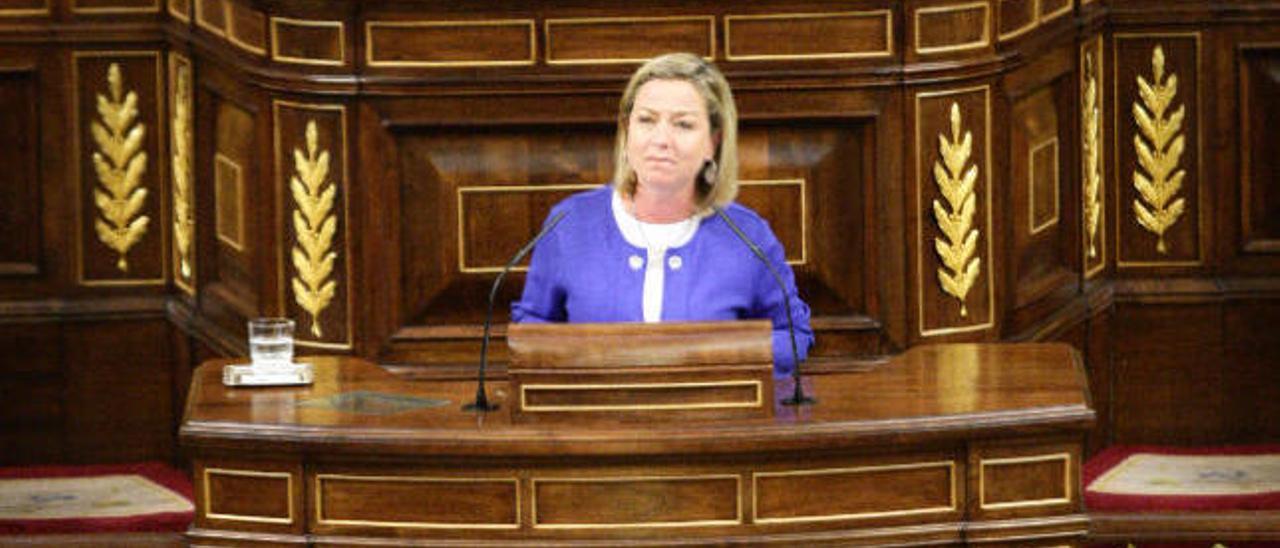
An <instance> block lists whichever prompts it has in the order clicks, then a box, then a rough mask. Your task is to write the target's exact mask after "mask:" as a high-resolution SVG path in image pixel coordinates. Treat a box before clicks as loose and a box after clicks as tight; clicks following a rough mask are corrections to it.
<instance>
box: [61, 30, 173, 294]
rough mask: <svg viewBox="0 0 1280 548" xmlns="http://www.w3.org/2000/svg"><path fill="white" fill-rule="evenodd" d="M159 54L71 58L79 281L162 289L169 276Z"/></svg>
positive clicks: (79, 54)
mask: <svg viewBox="0 0 1280 548" xmlns="http://www.w3.org/2000/svg"><path fill="white" fill-rule="evenodd" d="M161 63H162V61H161V58H160V54H159V53H156V52H149V51H78V52H74V53H73V55H72V84H73V93H74V97H75V101H74V104H75V113H74V114H75V116H74V127H75V131H76V133H75V139H74V140H73V144H72V149H73V150H75V151H76V154H77V156H76V157H77V158H78V161H77V162H76V166H77V167H78V171H77V174H78V177H77V180H78V185H77V191H78V196H79V198H78V200H77V206H78V214H77V220H78V226H79V228H78V231H77V248H78V249H77V253H76V257H75V258H76V260H77V265H78V266H77V279H78V280H79V282H80V283H81V284H83V285H139V284H161V283H163V282H164V280H165V278H166V275H167V272H168V268H167V262H168V258H169V250H168V247H167V242H166V239H165V238H166V236H167V233H168V230H169V227H168V217H167V214H166V212H167V208H164V207H161V203H162V202H163V201H165V200H166V199H167V194H165V191H166V190H167V185H166V184H165V181H166V172H167V170H168V164H167V163H166V162H165V161H164V159H163V157H162V156H161V151H162V148H161V145H160V144H161V143H162V142H164V140H165V139H167V137H168V136H167V133H166V132H165V128H166V126H167V124H165V123H162V122H161V121H162V120H165V116H166V112H165V108H164V105H165V99H164V98H165V97H166V96H165V95H163V89H164V86H163V84H162V81H161V69H162V67H161Z"/></svg>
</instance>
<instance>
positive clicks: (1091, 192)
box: [1081, 52, 1102, 259]
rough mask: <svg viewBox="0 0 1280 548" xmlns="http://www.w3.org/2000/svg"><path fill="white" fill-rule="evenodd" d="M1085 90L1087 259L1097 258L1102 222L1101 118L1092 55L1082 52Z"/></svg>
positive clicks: (1085, 221) (1083, 109)
mask: <svg viewBox="0 0 1280 548" xmlns="http://www.w3.org/2000/svg"><path fill="white" fill-rule="evenodd" d="M1084 66H1085V82H1086V83H1085V89H1084V97H1083V98H1082V101H1083V102H1084V104H1083V105H1082V106H1081V114H1082V115H1083V117H1084V120H1083V126H1084V143H1083V144H1084V151H1083V152H1084V179H1085V180H1084V223H1085V224H1084V226H1085V234H1086V235H1087V237H1088V240H1089V258H1090V259H1093V258H1096V257H1097V256H1098V227H1099V226H1100V225H1101V221H1102V192H1101V190H1102V166H1101V165H1100V164H1101V161H1100V159H1099V158H1100V156H1101V148H1100V147H1101V146H1102V140H1101V134H1102V128H1101V123H1100V122H1099V120H1100V119H1101V114H1102V107H1101V106H1100V105H1099V104H1098V73H1097V70H1098V69H1097V67H1096V66H1095V65H1094V60H1093V53H1092V52H1090V53H1086V54H1085V59H1084Z"/></svg>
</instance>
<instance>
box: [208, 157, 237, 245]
mask: <svg viewBox="0 0 1280 548" xmlns="http://www.w3.org/2000/svg"><path fill="white" fill-rule="evenodd" d="M213 198H214V199H213V201H214V206H215V207H214V229H215V230H216V233H217V234H218V240H220V241H221V242H222V243H225V244H227V245H229V246H231V248H232V249H235V250H236V251H244V177H243V175H242V173H241V170H240V165H239V164H237V163H236V162H235V161H233V160H232V159H230V158H228V157H226V156H223V155H222V154H221V153H214V155H213Z"/></svg>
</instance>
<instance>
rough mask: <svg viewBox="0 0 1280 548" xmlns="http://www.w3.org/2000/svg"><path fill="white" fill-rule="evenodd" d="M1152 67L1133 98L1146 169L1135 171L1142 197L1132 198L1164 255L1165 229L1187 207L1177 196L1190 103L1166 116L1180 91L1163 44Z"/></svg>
mask: <svg viewBox="0 0 1280 548" xmlns="http://www.w3.org/2000/svg"><path fill="white" fill-rule="evenodd" d="M1151 69H1152V73H1153V76H1154V78H1153V80H1152V82H1150V83H1148V82H1147V80H1146V79H1145V78H1143V77H1142V76H1138V94H1139V96H1140V99H1141V101H1134V103H1133V120H1134V122H1136V123H1137V125H1138V129H1139V131H1140V135H1139V134H1135V135H1134V136H1133V147H1134V149H1135V150H1136V151H1137V153H1138V164H1139V165H1140V166H1141V167H1142V170H1145V171H1146V173H1143V172H1142V171H1140V170H1138V169H1136V168H1135V169H1134V170H1133V187H1134V188H1135V189H1137V191H1138V195H1139V196H1140V197H1141V198H1142V199H1141V200H1136V199H1135V200H1134V201H1133V212H1134V214H1135V215H1136V218H1137V221H1138V224H1139V225H1142V227H1143V228H1145V229H1147V230H1148V231H1150V232H1151V233H1153V234H1155V235H1156V238H1157V241H1156V251H1158V252H1160V253H1161V254H1166V253H1168V246H1166V245H1165V241H1164V233H1165V231H1167V230H1168V229H1169V227H1171V226H1173V224H1174V223H1176V222H1178V219H1179V218H1181V217H1182V214H1183V213H1184V212H1185V210H1186V200H1184V199H1183V198H1178V199H1176V200H1174V199H1173V198H1174V197H1175V196H1177V195H1178V191H1179V190H1181V189H1182V180H1183V178H1184V177H1185V176H1186V171H1185V170H1182V169H1179V168H1178V161H1179V160H1180V159H1181V158H1182V152H1183V150H1184V147H1185V144H1186V142H1185V140H1184V139H1183V136H1182V135H1179V134H1178V132H1179V131H1181V130H1182V120H1183V116H1184V115H1185V114H1186V105H1182V106H1179V107H1178V110H1176V111H1174V112H1173V113H1172V114H1170V115H1169V116H1168V117H1167V118H1166V117H1165V113H1166V111H1168V109H1169V105H1170V104H1171V103H1173V98H1174V96H1175V95H1177V93H1178V76H1177V75H1176V74H1173V73H1169V76H1168V78H1165V73H1164V49H1163V48H1162V47H1160V46H1156V47H1155V50H1154V51H1153V52H1152V53H1151ZM1144 137H1145V140H1144ZM1148 143H1150V144H1148ZM1144 203H1145V205H1144Z"/></svg>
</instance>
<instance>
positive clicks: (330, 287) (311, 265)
mask: <svg viewBox="0 0 1280 548" xmlns="http://www.w3.org/2000/svg"><path fill="white" fill-rule="evenodd" d="M305 138H306V145H307V150H306V153H305V154H304V153H303V151H302V150H299V149H297V148H295V149H293V164H294V170H295V174H294V176H293V177H292V178H290V179H289V190H290V192H291V193H292V195H293V201H294V205H295V206H296V209H294V211H293V231H294V237H295V241H296V243H295V245H294V247H293V253H292V259H293V268H294V269H295V271H296V272H297V275H296V276H295V277H294V278H293V282H292V286H293V299H294V302H296V303H298V306H300V307H302V309H303V310H305V311H307V313H309V314H311V334H312V335H314V336H315V337H317V338H319V337H323V336H324V334H323V332H322V330H321V328H320V314H321V313H322V312H324V310H325V309H326V308H328V307H329V303H330V302H332V301H333V296H334V294H335V293H336V292H337V289H338V284H337V282H336V281H334V280H332V279H330V277H331V276H332V275H333V263H334V261H336V260H337V259H338V253H337V252H336V251H333V250H332V247H333V236H334V234H336V233H337V230H338V217H337V216H336V215H332V214H331V213H332V211H333V203H334V198H335V197H336V196H337V188H338V187H337V185H336V184H326V183H327V179H328V177H329V151H327V150H320V149H319V142H318V141H319V136H318V130H316V122H315V120H308V121H307V129H306V135H305Z"/></svg>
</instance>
